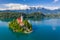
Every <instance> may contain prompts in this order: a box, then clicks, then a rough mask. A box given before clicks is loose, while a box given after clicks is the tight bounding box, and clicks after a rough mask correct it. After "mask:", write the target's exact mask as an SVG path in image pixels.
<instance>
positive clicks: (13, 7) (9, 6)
mask: <svg viewBox="0 0 60 40" xmlns="http://www.w3.org/2000/svg"><path fill="white" fill-rule="evenodd" d="M2 5H3V6H4V8H0V10H6V9H7V10H26V9H30V8H29V6H28V5H23V4H13V3H9V4H2Z"/></svg>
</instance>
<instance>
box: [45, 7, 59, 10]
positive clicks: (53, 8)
mask: <svg viewBox="0 0 60 40" xmlns="http://www.w3.org/2000/svg"><path fill="white" fill-rule="evenodd" d="M44 8H46V9H49V10H55V9H59V7H44Z"/></svg>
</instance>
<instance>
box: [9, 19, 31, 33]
mask: <svg viewBox="0 0 60 40" xmlns="http://www.w3.org/2000/svg"><path fill="white" fill-rule="evenodd" d="M9 28H10V29H11V30H12V31H13V32H23V33H31V32H32V25H31V24H30V23H29V22H28V21H27V20H23V22H19V20H17V19H16V20H13V21H11V22H10V23H9Z"/></svg>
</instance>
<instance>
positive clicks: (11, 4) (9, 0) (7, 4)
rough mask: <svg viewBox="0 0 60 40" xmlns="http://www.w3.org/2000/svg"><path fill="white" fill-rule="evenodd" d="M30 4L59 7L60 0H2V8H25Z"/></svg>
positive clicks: (51, 7)
mask: <svg viewBox="0 0 60 40" xmlns="http://www.w3.org/2000/svg"><path fill="white" fill-rule="evenodd" d="M30 6H34V7H44V8H47V9H51V10H54V9H59V8H60V0H0V10H25V9H30V8H29V7H30Z"/></svg>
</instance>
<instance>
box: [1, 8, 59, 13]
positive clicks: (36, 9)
mask: <svg viewBox="0 0 60 40" xmlns="http://www.w3.org/2000/svg"><path fill="white" fill-rule="evenodd" d="M0 12H24V13H32V12H42V13H44V14H52V13H54V14H56V13H60V9H55V10H49V9H46V8H41V7H30V9H26V10H0Z"/></svg>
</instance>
